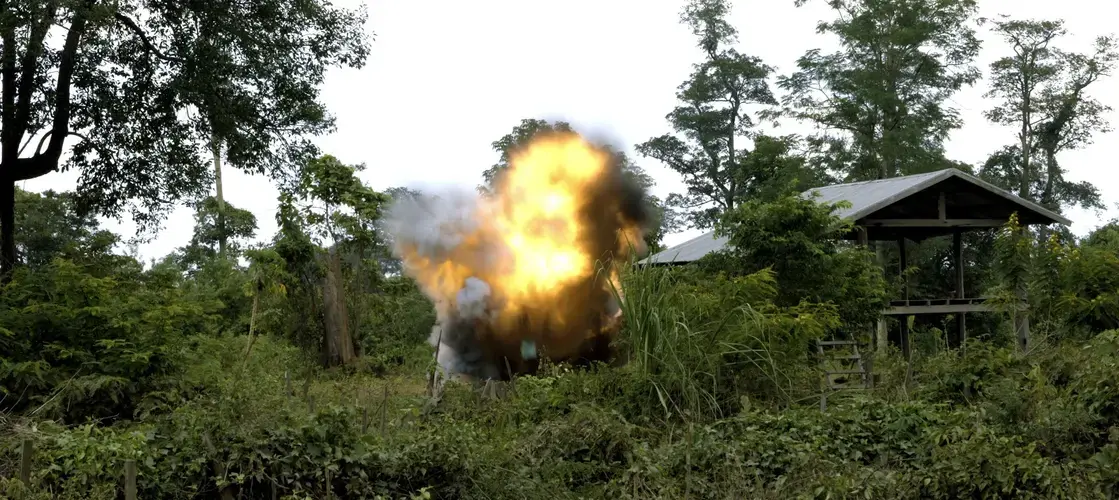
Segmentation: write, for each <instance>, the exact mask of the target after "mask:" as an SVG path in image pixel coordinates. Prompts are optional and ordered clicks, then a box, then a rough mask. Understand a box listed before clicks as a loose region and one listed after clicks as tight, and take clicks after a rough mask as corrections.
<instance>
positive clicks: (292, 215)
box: [278, 155, 388, 366]
mask: <svg viewBox="0 0 1119 500" xmlns="http://www.w3.org/2000/svg"><path fill="white" fill-rule="evenodd" d="M364 168H365V166H364V165H346V164H344V163H342V162H341V161H339V160H338V159H337V158H335V157H333V156H330V155H325V156H322V157H319V158H316V159H314V160H312V161H310V162H308V163H307V165H306V166H304V168H303V169H302V172H301V175H300V178H299V183H298V184H297V185H295V186H293V187H292V188H291V189H289V190H285V192H283V193H282V194H281V196H280V210H279V212H280V214H279V216H278V218H279V219H280V226H281V233H284V232H287V233H292V232H298V233H300V234H299V235H298V236H297V237H298V238H299V239H304V238H307V239H309V240H310V242H312V243H314V244H316V245H317V246H320V247H326V248H325V252H322V253H319V252H315V251H314V250H312V252H315V253H319V256H318V257H319V258H318V259H317V260H318V261H319V268H320V269H321V270H322V274H321V275H316V276H314V278H313V279H317V280H318V283H305V284H304V285H309V286H308V288H312V289H315V290H316V293H318V294H320V295H321V297H322V302H321V304H322V307H323V309H322V314H323V320H324V324H323V326H324V333H323V336H322V344H321V347H322V359H323V364H324V365H326V366H333V365H341V364H347V363H350V362H351V361H353V360H354V359H356V357H357V355H358V350H357V347H358V346H357V338H356V336H355V334H354V333H355V332H356V331H358V328H357V325H356V324H355V323H356V318H351V310H352V309H353V308H351V307H348V303H349V302H350V301H349V300H348V298H349V296H348V294H347V293H346V289H345V283H344V270H343V267H342V255H343V254H346V255H347V256H348V257H354V258H355V260H356V265H355V266H353V271H354V274H356V275H357V276H358V278H359V280H361V282H362V283H363V284H364V283H366V282H368V281H369V280H372V279H376V278H375V277H376V274H367V273H365V272H364V271H365V261H366V258H367V255H366V253H367V251H370V250H374V249H375V248H376V246H377V233H376V228H375V224H376V222H377V221H378V220H379V219H380V217H381V209H382V207H383V205H384V203H385V202H387V201H388V197H387V196H385V195H383V194H381V193H378V192H376V191H374V190H372V189H370V188H369V187H368V186H366V185H365V184H364V183H362V181H361V179H359V178H358V177H357V175H356V174H357V173H358V172H360V171H361V170H364ZM313 258H314V257H313V256H312V257H311V259H313ZM309 260H310V259H309ZM316 274H318V273H316ZM367 288H368V287H363V289H362V290H361V291H362V292H365V293H368V291H369V290H368V289H367ZM359 295H363V294H359ZM359 309H360V308H359Z"/></svg>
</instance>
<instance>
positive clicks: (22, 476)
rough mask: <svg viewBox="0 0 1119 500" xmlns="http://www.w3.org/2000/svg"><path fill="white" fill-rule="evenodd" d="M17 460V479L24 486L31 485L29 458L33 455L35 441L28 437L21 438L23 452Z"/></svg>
mask: <svg viewBox="0 0 1119 500" xmlns="http://www.w3.org/2000/svg"><path fill="white" fill-rule="evenodd" d="M21 455H22V456H21V457H20V461H19V480H20V481H23V485H24V486H28V487H30V486H31V459H32V458H33V457H34V455H35V443H34V442H32V441H31V439H30V438H24V440H23V453H21Z"/></svg>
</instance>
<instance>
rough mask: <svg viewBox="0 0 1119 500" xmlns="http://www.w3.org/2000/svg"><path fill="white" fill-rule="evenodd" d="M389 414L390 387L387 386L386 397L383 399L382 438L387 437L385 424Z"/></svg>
mask: <svg viewBox="0 0 1119 500" xmlns="http://www.w3.org/2000/svg"><path fill="white" fill-rule="evenodd" d="M388 412H389V386H388V384H385V396H384V398H382V399H381V436H382V437H384V435H385V424H386V422H387V418H388Z"/></svg>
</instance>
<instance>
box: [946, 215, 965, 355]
mask: <svg viewBox="0 0 1119 500" xmlns="http://www.w3.org/2000/svg"><path fill="white" fill-rule="evenodd" d="M952 259H953V261H954V262H953V263H954V264H955V267H956V298H958V299H962V298H965V297H967V295H966V294H965V291H964V243H963V237H962V234H961V233H960V231H959V230H958V229H957V230H956V231H954V232H953V233H952ZM949 338H950V341H949V343H948V344H949V347H952V348H959V347H961V346H963V345H964V343H965V342H967V315H966V313H963V312H959V313H956V332H955V335H953V336H951V337H949Z"/></svg>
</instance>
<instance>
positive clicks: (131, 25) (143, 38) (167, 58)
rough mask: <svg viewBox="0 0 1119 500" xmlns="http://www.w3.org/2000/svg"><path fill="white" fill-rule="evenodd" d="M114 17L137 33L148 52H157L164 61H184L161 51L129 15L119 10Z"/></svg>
mask: <svg viewBox="0 0 1119 500" xmlns="http://www.w3.org/2000/svg"><path fill="white" fill-rule="evenodd" d="M113 17H114V18H115V19H116V20H118V21H120V22H121V24H123V25H125V26H126V27H128V29H130V30H132V32H133V33H135V34H136V37H137V38H139V39H140V43H143V44H144V47H145V48H146V49H148V52H151V53H152V54H155V56H156V57H158V58H160V59H162V60H164V61H168V62H183V60H182V59H181V58H178V57H173V56H169V55H166V54H164V53H163V52H160V51H159V49H157V48H156V47H155V45H153V44H152V42H151V40H149V39H148V35H146V34H145V33H144V30H143V29H142V28H140V26H139V25H138V24H136V22H135V21H133V20H132V19H131V18H129V17H128V16H126V15H124V14H121V13H119V12H117V13H116V14H113Z"/></svg>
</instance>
